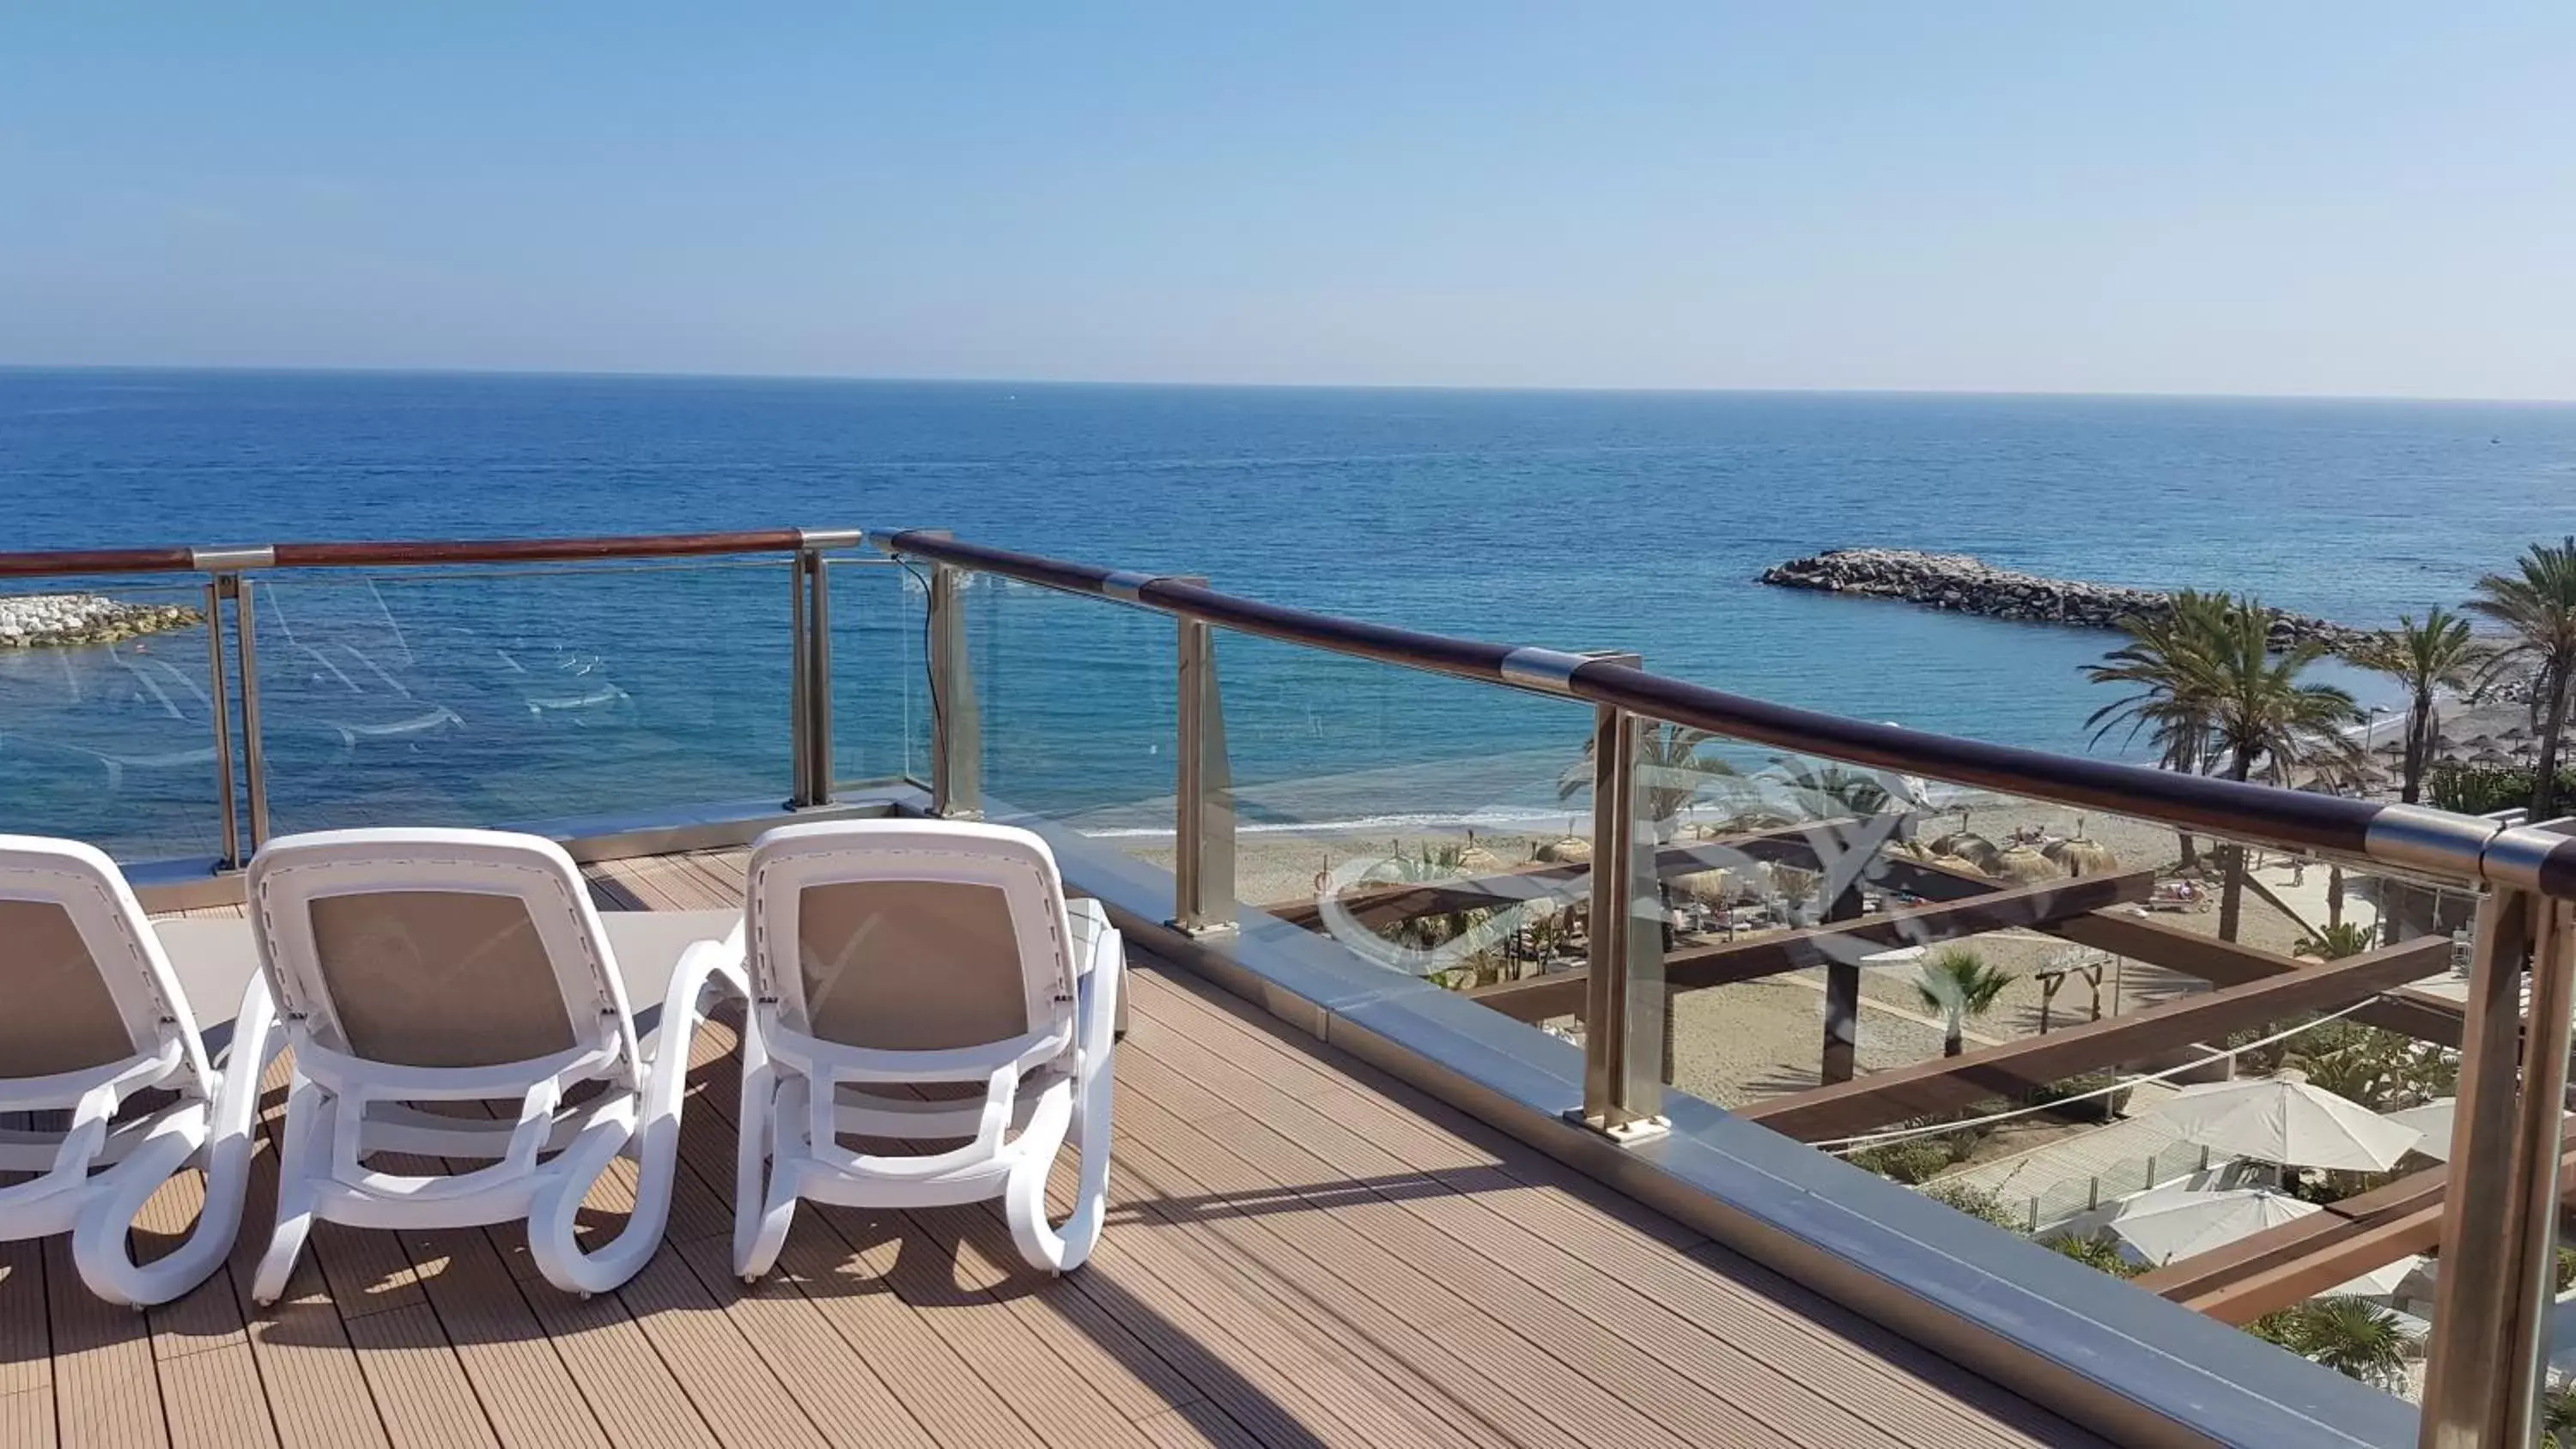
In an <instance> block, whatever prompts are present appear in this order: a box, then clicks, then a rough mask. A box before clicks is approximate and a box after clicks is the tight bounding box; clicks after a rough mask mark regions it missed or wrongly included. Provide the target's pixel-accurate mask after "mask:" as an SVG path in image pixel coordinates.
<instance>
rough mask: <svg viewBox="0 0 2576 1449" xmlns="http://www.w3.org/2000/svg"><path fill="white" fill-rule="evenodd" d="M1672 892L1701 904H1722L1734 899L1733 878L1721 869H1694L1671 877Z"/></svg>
mask: <svg viewBox="0 0 2576 1449" xmlns="http://www.w3.org/2000/svg"><path fill="white" fill-rule="evenodd" d="M1673 894H1675V895H1677V896H1682V897H1685V898H1687V899H1690V900H1694V901H1698V902H1699V903H1701V904H1702V905H1710V906H1722V905H1725V904H1726V903H1727V902H1728V901H1731V900H1733V899H1735V880H1734V877H1732V876H1730V875H1728V874H1727V873H1726V872H1725V871H1722V870H1695V871H1692V872H1691V873H1690V874H1688V875H1678V876H1675V877H1673Z"/></svg>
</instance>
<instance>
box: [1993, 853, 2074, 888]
mask: <svg viewBox="0 0 2576 1449" xmlns="http://www.w3.org/2000/svg"><path fill="white" fill-rule="evenodd" d="M1986 874H1988V875H1995V876H2001V877H2003V878H2004V879H2005V880H2010V881H2019V882H2020V883H2022V884H2023V885H2031V884H2034V883H2036V882H2039V881H2044V880H2055V879H2056V878H2057V877H2058V876H2060V875H2062V874H2064V872H2062V871H2060V870H2059V869H2058V868H2057V862H2056V861H2053V860H2050V859H2049V858H2048V857H2047V856H2045V855H2042V854H2040V853H2039V852H2038V851H2036V850H2033V849H2031V848H2030V847H2029V846H2027V845H2016V846H2014V847H2013V848H2012V849H2010V850H2005V851H1998V852H1997V853H1996V855H1995V858H1994V859H1993V860H1992V861H1989V862H1988V863H1987V865H1986Z"/></svg>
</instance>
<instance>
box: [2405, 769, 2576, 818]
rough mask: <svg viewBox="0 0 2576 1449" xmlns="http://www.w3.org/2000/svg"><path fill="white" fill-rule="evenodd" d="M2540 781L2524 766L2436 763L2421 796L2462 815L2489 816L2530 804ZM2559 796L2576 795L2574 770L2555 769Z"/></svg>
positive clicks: (2425, 780) (2531, 770)
mask: <svg viewBox="0 0 2576 1449" xmlns="http://www.w3.org/2000/svg"><path fill="white" fill-rule="evenodd" d="M2539 783H2540V774H2539V772H2538V771H2537V770H2534V769H2530V768H2527V767H2525V768H2511V769H2497V768H2494V767H2492V766H2483V765H2461V764H2439V765H2435V766H2434V767H2433V768H2432V769H2431V771H2429V772H2428V773H2427V774H2426V775H2425V777H2424V798H2425V799H2426V800H2427V801H2429V802H2431V803H2432V804H2434V805H2435V806H2438V807H2440V808H2441V809H2444V810H2457V811H2459V812H2460V813H2461V814H2463V815H2490V814H2493V813H2494V812H2496V811H2498V810H2520V809H2522V808H2523V807H2525V806H2527V805H2529V804H2530V803H2531V791H2532V787H2533V786H2535V785H2537V784H2539ZM2558 798H2560V799H2562V800H2565V799H2569V798H2576V769H2562V770H2560V771H2559V772H2558Z"/></svg>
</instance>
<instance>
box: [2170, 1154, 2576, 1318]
mask: <svg viewBox="0 0 2576 1449" xmlns="http://www.w3.org/2000/svg"><path fill="white" fill-rule="evenodd" d="M2449 1177H2450V1170H2449V1169H2448V1168H2447V1167H2437V1168H2433V1169H2431V1170H2429V1171H2426V1172H2418V1173H2412V1174H2409V1175H2408V1176H2405V1177H2402V1178H2399V1179H2398V1180H2397V1181H2395V1182H2392V1183H2389V1184H2387V1185H2386V1186H2383V1187H2379V1188H2374V1189H2373V1190H2371V1191H2369V1192H2366V1193H2361V1194H2359V1195H2357V1196H2354V1197H2349V1198H2345V1199H2344V1200H2343V1201H2341V1202H2333V1203H2327V1204H2326V1205H2325V1210H2324V1211H2323V1212H2319V1213H2313V1214H2310V1215H2309V1216H2307V1217H2303V1218H2300V1219H2298V1220H2297V1221H2296V1222H2288V1223H2282V1224H2280V1225H2279V1226H2277V1227H2272V1228H2266V1229H2264V1230H2263V1231H2262V1232H2259V1233H2255V1234H2253V1235H2252V1236H2250V1237H2245V1238H2239V1239H2238V1240H2236V1241H2235V1242H2233V1243H2229V1244H2226V1245H2225V1246H2223V1247H2219V1248H2214V1249H2212V1250H2210V1251H2209V1252H2206V1253H2200V1254H2196V1255H2194V1256H2192V1257H2189V1258H2185V1259H2182V1260H2181V1261H2179V1262H2174V1263H2168V1264H2166V1265H2165V1266H2163V1267H2161V1268H2155V1269H2151V1270H2149V1271H2148V1272H2146V1273H2144V1274H2141V1275H2140V1276H2139V1277H2138V1278H2137V1279H2135V1280H2134V1281H2135V1282H2136V1283H2137V1285H2138V1286H2139V1287H2141V1288H2144V1289H2146V1290H2147V1291H2148V1292H2150V1293H2155V1294H2159V1295H2161V1296H2163V1297H2166V1298H2170V1299H2172V1300H2173V1301H2175V1302H2177V1303H2180V1304H2182V1305H2183V1306H2185V1307H2187V1308H2192V1309H2196V1310H2198V1311H2200V1312H2202V1313H2206V1314H2208V1315H2209V1316H2210V1317H2212V1318H2215V1319H2218V1320H2220V1321H2221V1322H2224V1323H2233V1324H2239V1325H2242V1324H2247V1323H2251V1322H2253V1321H2254V1320H2255V1319H2257V1318H2260V1317H2262V1316H2263V1315H2264V1314H2266V1313H2270V1312H2272V1311H2273V1310H2275V1309H2280V1308H2287V1307H2289V1306H2290V1305H2291V1304H2293V1303H2298V1302H2302V1301H2304V1300H2306V1299H2309V1298H2313V1297H2315V1296H2317V1295H2318V1294H2320V1293H2323V1292H2326V1291H2328V1290H2330V1289H2332V1288H2333V1287H2335V1286H2336V1285H2337V1284H2340V1283H2346V1282H2349V1281H2351V1280H2352V1279H2353V1278H2355V1277H2358V1276H2359V1275H2361V1274H2363V1273H2367V1272H2369V1271H2370V1270H2372V1269H2373V1268H2380V1267H2385V1266H2387V1265H2388V1264H2390V1263H2393V1262H2396V1261H2397V1260H2398V1259H2400V1258H2403V1257H2405V1256H2406V1255H2407V1254H2409V1253H2423V1252H2430V1251H2432V1250H2433V1249H2435V1248H2438V1247H2440V1246H2441V1243H2442V1197H2443V1192H2444V1190H2445V1188H2446V1187H2447V1186H2448V1183H2449ZM2558 1177H2559V1201H2560V1202H2561V1204H2562V1205H2564V1204H2567V1203H2569V1202H2576V1152H2570V1153H2567V1154H2566V1155H2564V1156H2563V1157H2561V1158H2560V1159H2559V1164H2558Z"/></svg>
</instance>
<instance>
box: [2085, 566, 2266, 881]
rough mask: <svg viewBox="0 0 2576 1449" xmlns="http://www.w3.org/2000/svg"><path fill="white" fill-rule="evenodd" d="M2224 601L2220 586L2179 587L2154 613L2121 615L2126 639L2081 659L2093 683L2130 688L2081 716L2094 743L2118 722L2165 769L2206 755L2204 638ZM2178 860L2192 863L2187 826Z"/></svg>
mask: <svg viewBox="0 0 2576 1449" xmlns="http://www.w3.org/2000/svg"><path fill="white" fill-rule="evenodd" d="M2229 608H2230V601H2229V599H2228V597H2227V595H2225V594H2204V593H2200V592H2198V591H2197V590H2193V589H2185V590H2183V591H2182V592H2181V593H2179V594H2176V595H2174V599H2173V607H2172V608H2171V609H2170V610H2168V611H2167V612H2166V613H2165V614H2163V615H2162V616H2161V617H2148V616H2144V615H2140V616H2138V617H2135V618H2131V619H2127V620H2124V621H2122V624H2121V627H2122V628H2124V629H2126V630H2128V631H2129V634H2130V636H2131V637H2130V641H2129V642H2128V643H2127V644H2124V645H2122V646H2121V647H2119V648H2117V649H2114V650H2112V651H2111V652H2110V653H2109V654H2106V655H2104V656H2103V658H2102V662H2101V663H2099V664H2091V665H2087V666H2085V670H2084V673H2085V676H2086V677H2087V678H2089V679H2090V680H2092V682H2094V683H2095V684H2119V685H2127V686H2130V687H2131V688H2132V689H2134V690H2135V691H2136V692H2135V693H2132V694H2129V695H2127V696H2125V697H2123V698H2121V699H2118V700H2115V701H2113V702H2112V703H2110V704H2106V705H2104V706H2102V707H2101V708H2100V709H2097V710H2095V711H2094V712H2093V714H2092V716H2091V717H2090V718H2088V719H2086V720H2085V721H2084V723H2085V724H2086V725H2087V726H2089V727H2090V728H2091V729H2092V730H2093V739H2094V742H2095V743H2097V744H2098V743H2100V742H2101V741H2102V740H2103V739H2104V738H2105V737H2107V736H2108V735H2110V734H2111V733H2112V732H2113V731H2116V730H2119V729H2121V728H2122V727H2123V726H2126V728H2127V731H2128V738H2130V739H2136V738H2137V737H2138V736H2139V735H2141V734H2143V735H2145V736H2147V738H2148V739H2149V740H2150V741H2151V742H2153V743H2154V745H2155V747H2156V758H2157V763H2159V764H2161V765H2163V766H2164V767H2165V768H2166V769H2168V770H2184V771H2191V772H2197V771H2199V770H2201V769H2202V768H2203V767H2204V765H2205V764H2206V762H2207V761H2208V760H2209V759H2210V753H2209V728H2210V697H2211V694H2212V684H2211V680H2210V677H2209V671H2208V669H2207V667H2206V660H2205V655H2206V650H2205V648H2204V641H2205V639H2206V638H2207V637H2208V636H2209V635H2210V634H2211V633H2213V632H2215V631H2216V630H2217V628H2218V627H2219V626H2220V625H2221V624H2222V623H2223V622H2224V620H2225V617H2226V615H2227V612H2228V610H2229ZM2180 839H2181V842H2182V863H2183V864H2184V865H2187V866H2188V865H2195V864H2198V863H2199V860H2200V850H2199V847H2198V846H2197V844H2196V843H2195V842H2194V841H2193V839H2192V837H2191V836H2190V834H2188V833H2183V834H2181V836H2180Z"/></svg>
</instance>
